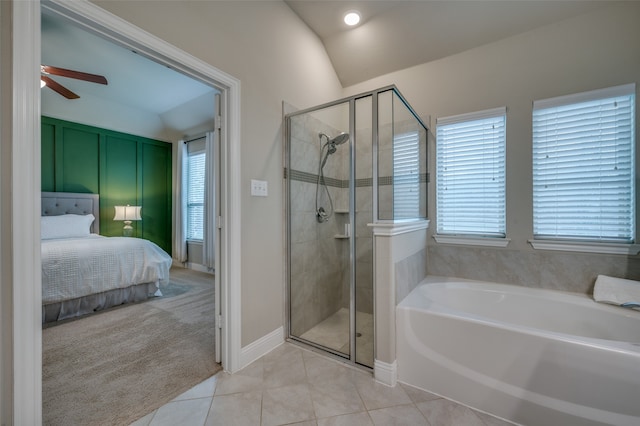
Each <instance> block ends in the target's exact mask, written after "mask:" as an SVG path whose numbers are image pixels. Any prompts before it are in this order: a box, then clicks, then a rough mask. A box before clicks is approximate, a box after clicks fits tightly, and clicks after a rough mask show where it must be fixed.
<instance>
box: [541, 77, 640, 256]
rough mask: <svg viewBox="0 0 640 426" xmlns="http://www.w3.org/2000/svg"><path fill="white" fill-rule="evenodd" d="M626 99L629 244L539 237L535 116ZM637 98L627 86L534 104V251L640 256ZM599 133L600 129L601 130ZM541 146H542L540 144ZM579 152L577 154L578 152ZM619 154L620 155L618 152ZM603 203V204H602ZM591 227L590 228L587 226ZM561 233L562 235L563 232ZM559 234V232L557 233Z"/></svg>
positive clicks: (596, 237) (593, 237) (586, 238)
mask: <svg viewBox="0 0 640 426" xmlns="http://www.w3.org/2000/svg"><path fill="white" fill-rule="evenodd" d="M623 96H632V104H631V105H630V107H629V108H630V113H631V114H630V119H631V122H630V124H629V126H630V131H631V135H630V143H629V151H630V158H629V161H630V162H631V165H630V170H629V172H628V174H629V177H628V181H629V186H628V189H629V192H628V193H627V194H628V196H629V199H630V204H631V212H630V213H629V215H628V216H627V217H626V219H627V220H628V221H629V222H627V223H629V224H630V226H631V228H632V230H631V233H630V234H631V235H629V236H628V237H629V239H628V241H624V239H623V238H618V239H616V238H611V237H610V236H606V234H605V233H600V234H599V235H591V236H578V235H573V236H572V235H568V234H566V232H565V235H564V236H563V235H550V234H548V233H544V232H541V233H536V228H537V225H536V201H535V200H536V170H537V168H536V161H535V160H536V157H535V152H536V149H539V148H537V147H536V121H535V120H536V118H535V115H536V112H540V111H544V110H548V109H550V108H559V107H563V106H580V105H581V104H585V103H588V102H595V101H603V100H607V99H612V100H613V99H615V98H618V97H623ZM636 114H637V113H636V96H635V84H634V83H632V84H626V85H621V86H614V87H609V88H604V89H598V90H592V91H587V92H581V93H576V94H571V95H566V96H559V97H555V98H548V99H542V100H538V101H534V102H533V108H532V114H531V118H532V151H531V152H532V157H531V165H532V198H533V199H532V201H533V204H532V230H533V233H534V234H533V239H531V240H529V243H530V244H531V245H532V247H533V248H534V249H544V250H561V251H579V252H589V253H607V254H637V253H638V252H640V246H638V245H636V244H635V243H636V241H637V223H636V217H637V194H636V187H635V176H636V173H637V164H636V158H635V157H636V152H635V143H636V139H635V138H636V135H635V126H636V123H635V121H636ZM598 130H600V129H598ZM541 143H542V142H541ZM576 152H577V150H576ZM616 152H617V151H616ZM601 202H602V201H601ZM587 226H588V225H587ZM560 232H562V231H560ZM556 234H558V232H556Z"/></svg>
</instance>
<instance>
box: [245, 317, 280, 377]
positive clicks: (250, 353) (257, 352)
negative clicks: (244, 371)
mask: <svg viewBox="0 0 640 426" xmlns="http://www.w3.org/2000/svg"><path fill="white" fill-rule="evenodd" d="M283 343H284V328H283V327H279V328H277V329H275V330H273V331H272V332H271V333H269V334H267V335H265V336H262V337H261V338H259V339H258V340H255V341H253V342H251V343H249V344H248V345H247V346H245V347H243V348H242V349H240V368H244V367H246V366H247V365H249V364H251V363H252V362H253V361H255V360H257V359H258V358H260V357H261V356H263V355H265V354H267V353H269V352H271V351H272V350H274V349H275V348H277V347H278V346H280V345H281V344H283Z"/></svg>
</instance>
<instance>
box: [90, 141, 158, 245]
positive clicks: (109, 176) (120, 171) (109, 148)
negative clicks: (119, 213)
mask: <svg viewBox="0 0 640 426" xmlns="http://www.w3.org/2000/svg"><path fill="white" fill-rule="evenodd" d="M105 142H106V143H105V148H104V149H103V154H102V155H101V159H102V162H101V163H102V170H103V174H102V178H101V184H100V207H101V212H100V216H101V217H100V224H101V228H102V234H103V235H107V236H122V228H123V226H124V224H123V223H122V222H120V221H118V222H115V221H114V220H113V216H114V214H115V206H126V205H127V204H128V205H131V206H135V205H138V204H137V203H138V197H137V192H138V172H137V168H138V150H137V146H138V143H137V141H136V140H135V139H128V138H124V137H118V136H115V135H107V136H106V138H105ZM164 172H165V173H166V172H167V171H166V170H165V171H164ZM132 226H133V228H134V233H133V235H136V236H139V235H138V233H137V223H136V222H134V223H133V225H132Z"/></svg>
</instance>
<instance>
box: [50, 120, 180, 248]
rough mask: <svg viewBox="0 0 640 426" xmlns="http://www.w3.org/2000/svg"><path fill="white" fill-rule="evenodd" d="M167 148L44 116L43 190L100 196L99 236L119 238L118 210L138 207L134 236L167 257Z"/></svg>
mask: <svg viewBox="0 0 640 426" xmlns="http://www.w3.org/2000/svg"><path fill="white" fill-rule="evenodd" d="M171 152H172V149H171V144H170V143H167V142H162V141H157V140H153V139H148V138H143V137H140V136H134V135H129V134H125V133H120V132H115V131H112V130H107V129H101V128H97V127H92V126H86V125H82V124H78V123H72V122H69V121H64V120H58V119H54V118H50V117H42V171H41V172H42V190H43V191H53V192H55V191H58V192H84V193H94V194H100V233H101V234H102V235H106V236H121V235H122V228H123V226H124V224H123V223H122V222H120V221H118V222H116V221H114V220H113V216H114V213H115V209H114V206H116V205H127V204H130V205H132V206H133V205H138V206H142V221H139V222H134V223H133V227H134V236H136V237H138V238H145V239H148V240H151V241H153V242H155V243H156V244H158V245H159V246H160V247H162V248H163V249H164V250H165V251H167V252H168V253H169V254H171V219H172V212H171V194H172V186H171Z"/></svg>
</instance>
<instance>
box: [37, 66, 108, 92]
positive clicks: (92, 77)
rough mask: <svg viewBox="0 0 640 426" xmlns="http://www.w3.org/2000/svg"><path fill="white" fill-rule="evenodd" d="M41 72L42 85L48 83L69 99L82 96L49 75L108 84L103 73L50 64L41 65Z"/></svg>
mask: <svg viewBox="0 0 640 426" xmlns="http://www.w3.org/2000/svg"><path fill="white" fill-rule="evenodd" d="M40 73H41V75H40V81H41V83H40V85H41V87H42V86H45V85H46V86H48V87H49V88H50V89H52V90H53V91H55V92H58V93H59V94H61V95H62V96H64V97H65V98H67V99H78V98H79V97H80V96H78V95H77V94H75V93H73V92H72V91H71V90H69V89H67V88H66V87H64V86H63V85H61V84H60V83H58V82H56V81H55V80H53V79H52V78H51V77H49V75H58V76H60V77H68V78H75V79H77V80H83V81H89V82H91V83H98V84H107V79H106V78H105V77H104V76H101V75H97V74H89V73H86V72H80V71H74V70H67V69H64V68H58V67H52V66H49V65H40Z"/></svg>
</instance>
